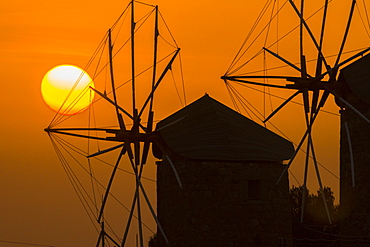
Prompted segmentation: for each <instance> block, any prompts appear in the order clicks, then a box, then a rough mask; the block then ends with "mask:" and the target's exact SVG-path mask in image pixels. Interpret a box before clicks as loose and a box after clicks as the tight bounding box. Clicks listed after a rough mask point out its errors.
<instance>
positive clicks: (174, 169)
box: [165, 154, 182, 188]
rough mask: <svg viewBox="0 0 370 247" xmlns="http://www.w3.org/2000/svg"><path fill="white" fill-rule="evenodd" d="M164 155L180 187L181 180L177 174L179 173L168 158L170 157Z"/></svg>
mask: <svg viewBox="0 0 370 247" xmlns="http://www.w3.org/2000/svg"><path fill="white" fill-rule="evenodd" d="M165 156H166V159H167V161H168V163H170V165H171V168H172V171H173V173H174V174H175V177H176V180H177V183H178V184H179V186H180V188H182V182H181V179H180V176H179V174H178V172H177V170H176V167H175V166H174V164H173V163H172V160H171V159H170V157H169V156H168V155H167V154H166V155H165Z"/></svg>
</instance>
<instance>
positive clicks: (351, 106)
mask: <svg viewBox="0 0 370 247" xmlns="http://www.w3.org/2000/svg"><path fill="white" fill-rule="evenodd" d="M325 89H326V90H328V91H329V92H330V93H332V94H333V95H334V96H335V97H337V99H338V100H340V101H341V102H342V103H343V104H345V105H346V107H348V108H350V109H351V110H352V111H354V112H355V113H356V114H357V115H358V116H360V117H361V118H362V119H363V120H365V121H366V122H367V123H369V124H370V120H369V119H368V118H367V117H366V116H365V115H364V114H362V113H361V112H360V111H359V110H357V109H356V107H354V106H353V105H351V104H350V103H349V102H348V101H346V100H345V99H343V98H342V97H340V96H339V95H338V94H337V93H336V92H335V91H333V90H331V89H329V88H328V87H325Z"/></svg>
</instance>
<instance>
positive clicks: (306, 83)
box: [286, 78, 338, 91]
mask: <svg viewBox="0 0 370 247" xmlns="http://www.w3.org/2000/svg"><path fill="white" fill-rule="evenodd" d="M287 81H292V82H294V84H287V85H286V87H287V88H290V89H297V90H300V91H303V90H309V91H317V90H327V89H331V90H335V89H337V88H338V85H337V84H336V83H331V82H328V81H321V80H318V79H317V78H289V79H287Z"/></svg>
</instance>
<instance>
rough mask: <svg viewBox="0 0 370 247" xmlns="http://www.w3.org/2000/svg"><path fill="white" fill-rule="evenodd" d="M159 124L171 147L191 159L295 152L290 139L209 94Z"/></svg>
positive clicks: (270, 157) (281, 156) (269, 157)
mask: <svg viewBox="0 0 370 247" xmlns="http://www.w3.org/2000/svg"><path fill="white" fill-rule="evenodd" d="M156 128H157V131H159V132H160V134H161V136H162V138H163V140H164V141H165V143H166V145H167V146H168V147H169V148H170V149H171V150H172V151H174V152H175V153H177V154H178V155H180V156H183V157H186V158H191V159H200V160H225V161H282V160H287V159H290V158H291V156H292V154H293V152H294V147H293V145H292V143H291V142H289V141H287V140H286V139H284V138H282V137H280V136H279V135H277V134H275V133H273V132H272V131H270V130H268V129H266V128H265V127H262V126H261V125H259V124H257V123H255V122H253V121H252V120H250V119H248V118H246V117H245V116H243V115H241V114H239V113H238V112H236V111H234V110H232V109H231V108H229V107H227V106H225V105H223V104H221V103H220V102H218V101H216V100H215V99H213V98H211V97H210V96H209V95H207V94H206V95H204V96H203V97H201V98H200V99H198V100H196V101H195V102H193V103H191V104H189V105H188V106H186V107H184V108H182V109H181V110H179V111H178V112H176V113H174V114H172V115H171V116H169V117H167V118H166V119H164V120H162V121H160V122H158V123H157V127H156Z"/></svg>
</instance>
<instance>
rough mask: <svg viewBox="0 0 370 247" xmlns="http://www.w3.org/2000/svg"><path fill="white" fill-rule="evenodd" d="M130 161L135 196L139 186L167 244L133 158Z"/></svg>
mask: <svg viewBox="0 0 370 247" xmlns="http://www.w3.org/2000/svg"><path fill="white" fill-rule="evenodd" d="M130 163H131V166H132V169H133V170H134V171H135V178H136V185H137V187H136V190H137V196H136V197H137V198H138V197H139V195H138V192H139V188H140V190H141V192H142V194H143V196H144V199H145V201H146V203H147V205H148V207H149V210H150V212H151V214H152V216H153V218H154V220H155V221H156V223H157V226H158V229H159V231H160V232H161V234H162V236H163V238H164V239H165V241H166V243H167V244H168V243H169V241H168V239H167V236H166V234H165V232H164V231H163V228H162V226H161V224H160V222H159V220H158V218H157V216H156V214H155V211H154V209H153V207H152V204H151V203H150V200H149V198H148V196H147V194H146V192H145V189H144V187H143V185H142V183H141V181H140V177H139V174H138V173H137V169H136V167H135V164H134V162H133V160H132V159H130ZM122 246H123V245H122Z"/></svg>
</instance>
